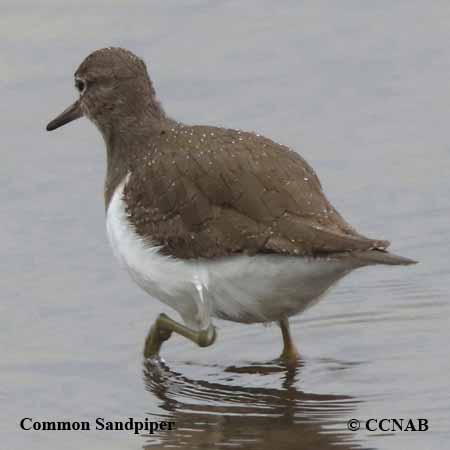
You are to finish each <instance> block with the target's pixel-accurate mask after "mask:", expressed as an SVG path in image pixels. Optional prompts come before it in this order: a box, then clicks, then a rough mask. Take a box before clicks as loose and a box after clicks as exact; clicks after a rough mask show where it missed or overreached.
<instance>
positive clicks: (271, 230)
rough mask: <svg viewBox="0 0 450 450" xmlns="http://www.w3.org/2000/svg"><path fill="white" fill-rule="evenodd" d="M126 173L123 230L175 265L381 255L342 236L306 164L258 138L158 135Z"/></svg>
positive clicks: (204, 132)
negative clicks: (201, 260)
mask: <svg viewBox="0 0 450 450" xmlns="http://www.w3.org/2000/svg"><path fill="white" fill-rule="evenodd" d="M175 149H176V150H175ZM133 173H134V174H136V175H137V174H138V175H139V176H133V175H132V176H131V177H130V180H129V182H128V184H127V186H126V189H125V197H126V201H127V204H128V213H129V217H130V220H131V221H132V223H133V225H134V226H135V227H136V230H137V232H138V233H139V234H140V235H142V236H145V238H146V239H148V240H149V241H151V242H153V243H155V244H160V245H162V251H164V252H165V253H167V254H170V255H173V256H176V257H179V258H196V257H208V258H213V257H221V256H226V255H231V254H238V253H247V254H255V253H283V254H289V255H311V256H312V255H317V254H327V253H336V252H347V251H353V250H367V249H371V248H380V249H382V248H385V247H387V246H388V242H386V241H375V240H371V239H368V238H366V237H364V236H362V235H360V234H358V233H357V232H356V231H355V230H354V229H353V228H351V227H350V225H348V224H347V223H346V222H345V220H344V219H343V218H342V217H341V215H340V214H339V213H338V212H337V211H336V210H335V209H334V208H333V206H332V205H331V204H330V202H329V201H328V200H327V198H326V197H325V195H324V193H323V191H322V187H321V185H320V182H319V179H318V178H317V176H316V174H315V173H314V171H313V169H312V168H311V167H310V166H309V165H308V164H307V162H306V161H305V160H304V159H303V158H301V157H300V156H299V155H298V154H297V153H295V152H293V151H291V150H290V149H288V148H287V147H284V146H281V145H279V144H276V143H275V142H273V141H271V140H269V139H267V138H264V137H262V136H258V135H255V134H251V133H245V132H240V131H236V130H225V129H222V128H214V127H201V126H197V127H185V126H178V127H174V128H172V129H167V130H166V131H165V133H164V134H162V135H161V136H160V138H159V141H158V142H156V143H153V144H152V146H151V148H150V149H149V152H148V154H146V155H144V156H143V157H142V159H140V160H139V162H138V164H136V167H135V168H134V169H133ZM130 194H133V195H130ZM132 199H134V200H132Z"/></svg>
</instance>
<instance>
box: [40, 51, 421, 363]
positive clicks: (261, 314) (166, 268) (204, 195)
mask: <svg viewBox="0 0 450 450" xmlns="http://www.w3.org/2000/svg"><path fill="white" fill-rule="evenodd" d="M75 86H76V88H77V90H78V91H79V98H78V100H76V101H75V103H73V104H72V105H71V106H70V107H69V108H67V109H66V110H65V111H64V112H63V113H61V114H60V115H59V116H58V117H56V119H54V120H52V121H51V122H50V123H49V124H48V125H47V130H49V131H50V130H54V129H55V128H58V127H60V126H62V125H64V124H66V123H68V122H71V121H73V120H75V119H78V118H80V117H82V116H85V117H87V118H89V119H90V120H91V121H92V122H93V123H94V124H95V125H96V126H97V128H98V129H99V130H100V132H101V134H102V136H103V139H104V141H105V145H106V153H107V174H106V181H105V189H104V194H105V208H106V228H107V234H108V238H109V241H110V243H111V246H112V248H113V251H114V254H115V256H116V257H117V259H118V260H119V261H120V263H121V264H122V265H123V267H125V268H126V269H127V271H128V272H129V274H130V275H131V277H132V278H133V280H134V281H135V282H136V283H137V284H138V285H139V286H140V287H141V288H143V289H144V290H145V291H146V292H148V293H149V294H150V295H151V296H153V297H155V298H157V299H159V300H160V301H161V302H163V303H165V304H166V305H168V306H170V307H172V308H173V309H174V310H175V311H177V312H178V313H179V315H180V317H181V319H182V322H183V323H181V322H178V321H175V320H173V319H172V318H170V317H169V316H167V315H166V314H160V315H159V316H158V318H157V320H156V321H155V323H154V324H153V326H152V327H151V328H150V331H149V333H148V337H147V340H146V343H145V347H144V355H145V357H148V358H151V357H157V356H159V352H160V349H161V345H162V343H163V342H164V341H165V340H167V339H168V338H169V337H170V335H171V334H172V332H176V333H179V334H180V335H183V336H184V337H186V338H188V339H190V340H191V341H193V342H195V343H196V344H198V345H199V346H201V347H206V346H209V345H211V344H213V342H214V341H215V339H216V336H217V333H216V328H215V327H214V325H213V319H214V318H220V319H225V320H230V321H233V322H240V323H244V324H250V323H267V322H277V323H278V324H279V325H280V328H281V332H282V337H283V350H282V353H281V358H282V359H283V360H285V361H287V362H289V363H292V362H295V361H296V360H297V359H298V351H297V349H296V346H295V344H294V342H293V341H292V338H291V334H290V331H289V322H288V320H289V317H292V316H294V315H296V314H299V313H301V312H302V311H304V310H305V309H306V308H307V307H308V306H310V305H312V304H313V303H314V302H316V301H317V300H318V299H319V298H320V297H321V296H322V295H323V294H324V293H325V292H326V291H327V290H328V289H329V288H330V287H331V286H332V285H334V284H335V283H336V282H337V281H338V280H339V279H341V278H342V277H344V276H345V275H347V274H348V273H350V272H351V271H353V270H354V269H357V268H360V267H363V266H369V265H374V264H387V265H407V264H413V263H414V262H415V261H413V260H411V259H408V258H404V257H401V256H397V255H394V254H392V253H389V252H388V251H387V250H386V249H387V247H388V245H389V242H388V241H385V240H378V239H370V238H367V237H365V236H364V235H362V234H359V233H358V232H357V231H356V230H355V229H354V228H352V227H351V226H350V225H349V224H348V223H347V222H346V221H345V220H344V219H343V217H342V216H341V215H340V214H339V212H338V211H337V210H336V209H335V208H334V207H333V205H332V204H331V203H330V202H329V201H328V199H327V198H326V196H325V194H324V192H323V190H322V186H321V184H320V181H319V179H318V177H317V175H316V173H315V172H314V170H313V169H312V168H311V166H310V165H309V164H308V163H307V162H306V161H305V160H304V159H303V158H302V157H301V156H300V155H299V154H298V153H296V152H295V151H293V150H292V149H290V148H288V147H286V146H284V145H280V144H277V143H276V142H274V141H272V140H270V139H268V138H266V137H264V136H260V135H258V134H255V133H249V132H245V131H240V130H234V129H226V128H218V127H213V126H203V125H185V124H183V123H180V122H177V121H175V120H173V119H171V118H170V117H169V116H167V115H166V113H165V112H164V110H163V108H162V106H161V104H160V102H159V101H158V100H157V98H156V94H155V89H154V87H153V84H152V82H151V80H150V77H149V75H148V73H147V68H146V65H145V63H144V62H143V61H142V60H141V59H140V58H138V57H137V56H136V55H134V54H133V53H131V52H130V51H128V50H125V49H122V48H104V49H101V50H97V51H95V52H93V53H91V54H90V55H89V56H88V57H87V58H86V59H85V60H84V61H83V62H82V63H81V65H80V66H79V68H78V69H77V71H76V72H75Z"/></svg>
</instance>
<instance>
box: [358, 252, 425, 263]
mask: <svg viewBox="0 0 450 450" xmlns="http://www.w3.org/2000/svg"><path fill="white" fill-rule="evenodd" d="M352 256H353V257H355V258H356V259H357V260H358V261H360V262H361V263H363V264H364V265H365V264H386V265H389V266H408V265H410V264H417V263H418V261H415V260H413V259H409V258H405V257H404V256H399V255H395V254H394V253H390V252H388V251H386V250H364V251H355V252H352Z"/></svg>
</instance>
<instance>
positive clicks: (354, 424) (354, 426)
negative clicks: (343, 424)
mask: <svg viewBox="0 0 450 450" xmlns="http://www.w3.org/2000/svg"><path fill="white" fill-rule="evenodd" d="M360 426H361V424H360V422H359V420H358V419H350V420H349V421H348V422H347V428H348V429H349V430H350V431H357V430H359V427H360Z"/></svg>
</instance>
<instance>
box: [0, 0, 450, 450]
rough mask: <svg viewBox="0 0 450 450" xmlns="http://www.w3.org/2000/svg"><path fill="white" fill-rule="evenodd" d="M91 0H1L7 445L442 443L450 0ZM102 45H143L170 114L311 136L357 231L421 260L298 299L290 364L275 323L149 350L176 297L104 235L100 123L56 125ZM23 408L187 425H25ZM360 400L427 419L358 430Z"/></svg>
mask: <svg viewBox="0 0 450 450" xmlns="http://www.w3.org/2000/svg"><path fill="white" fill-rule="evenodd" d="M95 3H96V2H87V1H83V2H78V3H77V4H73V6H66V5H64V6H61V4H60V3H59V2H56V1H51V0H46V1H43V2H39V4H37V3H35V2H25V1H24V2H20V4H17V3H13V2H9V3H8V2H6V3H4V4H3V5H2V14H1V16H0V37H1V42H2V44H1V45H2V51H1V56H0V69H1V70H0V80H1V85H2V104H3V113H2V125H3V126H2V149H3V151H2V163H1V165H0V176H1V180H2V190H1V195H2V199H1V202H0V205H1V206H0V208H1V217H2V221H1V234H2V237H3V239H2V241H3V258H2V263H1V267H0V270H1V279H0V283H1V286H0V289H1V292H2V301H1V303H0V343H1V344H0V352H1V353H0V354H1V359H0V402H1V403H0V404H1V407H0V424H1V426H0V433H1V434H0V442H1V445H0V446H1V448H5V449H22V448H33V449H49V448H51V449H53V448H64V449H69V450H70V449H79V448H89V449H105V448H108V449H111V450H114V449H125V448H126V449H140V448H145V449H147V448H186V449H199V448H205V449H209V448H212V447H213V445H214V443H216V448H243V449H272V448H280V449H300V448H305V449H312V448H314V449H328V448H334V447H335V444H340V445H341V447H342V448H376V449H406V448H408V449H424V448H426V449H438V448H439V449H441V448H446V445H448V444H447V443H448V440H449V438H450V433H449V422H450V399H449V394H448V379H449V375H450V363H449V358H448V348H447V343H448V342H449V339H450V328H449V326H448V324H449V320H450V307H449V302H448V295H447V292H448V290H449V287H450V277H449V265H448V247H449V242H450V227H449V200H450V189H449V187H450V186H449V179H450V163H449V158H450V146H449V143H448V142H449V126H448V122H449V117H450V88H449V82H448V79H449V73H450V52H449V50H448V42H449V40H450V5H449V4H448V3H447V2H443V1H435V2H431V3H427V2H420V1H409V2H388V1H379V2H372V3H368V2H356V1H350V0H348V1H344V2H339V4H338V3H337V2H336V4H334V3H331V2H321V1H319V2H293V1H285V2H277V3H276V4H275V2H256V1H249V2H245V9H244V8H243V6H242V5H243V4H242V3H238V2H206V1H194V2H190V3H189V4H187V3H186V4H184V6H180V2H174V1H167V2H154V1H153V2H133V3H132V6H130V4H128V6H127V7H122V6H120V4H119V3H118V2H117V3H114V2H108V3H107V2H97V3H96V4H95ZM105 45H121V46H125V47H128V48H130V49H131V50H133V51H134V52H136V53H137V54H138V55H140V56H142V57H143V58H144V59H145V60H146V61H147V62H148V65H149V70H150V73H151V75H152V78H153V79H154V81H155V85H156V89H157V92H158V93H159V96H160V98H161V99H162V101H163V104H164V106H165V108H166V111H167V112H168V113H169V114H171V115H173V116H174V117H176V118H177V119H180V120H184V121H186V122H191V123H208V124H218V125H226V126H235V127H239V128H243V129H249V130H257V131H258V132H261V133H263V134H265V135H268V136H271V137H273V138H274V139H276V140H278V141H280V142H283V143H286V144H289V145H291V146H292V147H294V148H296V149H298V151H300V152H301V153H302V155H303V156H304V157H305V158H306V159H307V160H308V161H309V162H310V163H311V164H312V165H313V167H314V168H315V169H316V170H317V172H318V174H319V176H320V178H321V180H322V183H323V185H324V187H325V190H326V192H327V194H328V196H329V197H330V199H331V200H332V201H333V203H334V204H335V205H336V207H337V208H338V209H339V210H340V211H341V212H342V213H343V215H344V216H345V217H346V218H347V219H348V220H349V221H350V222H351V223H352V224H353V225H354V226H355V227H356V228H358V229H359V230H360V231H361V232H363V233H366V234H368V235H370V236H374V237H380V238H388V239H390V240H391V241H392V243H393V244H392V249H393V250H394V251H395V252H397V253H400V254H404V255H405V256H410V257H413V258H415V259H418V260H420V264H419V265H417V266H414V267H408V268H391V267H388V268H369V269H363V270H360V271H357V272H354V273H353V274H351V275H350V276H348V277H347V278H345V279H344V280H343V281H341V282H340V284H339V285H338V286H337V287H336V288H334V289H333V290H332V292H330V293H329V295H327V297H326V298H325V299H324V300H323V301H322V302H321V303H319V304H318V305H316V306H314V307H313V308H312V309H310V310H309V311H307V312H306V313H305V314H304V315H302V316H299V317H296V318H295V319H294V320H293V321H292V328H293V333H294V335H295V340H296V342H297V343H298V344H299V347H300V349H301V353H302V359H301V363H300V365H299V367H298V368H297V369H296V370H287V369H286V368H285V367H283V366H281V365H279V364H278V363H277V362H276V361H275V358H276V356H277V355H278V353H279V351H280V346H281V338H280V335H279V330H278V328H277V327H276V326H270V327H263V326H260V325H254V326H243V325H238V324H232V323H226V322H219V323H218V327H219V339H218V341H217V343H216V344H215V345H214V346H213V347H212V348H207V349H199V348H196V347H195V346H194V345H193V344H191V343H189V342H186V341H185V340H183V339H182V338H179V337H175V338H173V339H171V340H170V341H169V342H168V343H167V344H166V345H165V346H164V348H163V356H164V359H165V361H166V363H165V364H164V365H162V366H161V367H155V366H151V365H143V363H142V357H141V351H142V345H143V341H144V338H145V335H146V333H147V330H148V327H149V326H150V324H151V323H152V321H153V320H154V319H155V317H156V316H157V314H158V313H159V312H161V311H163V310H164V308H163V307H162V306H161V305H160V303H159V302H157V301H156V300H154V299H151V298H149V297H148V296H146V295H145V293H143V292H141V291H140V290H139V289H138V288H137V287H135V286H134V285H133V283H132V282H131V281H130V280H129V279H128V277H127V275H126V274H125V273H123V272H121V270H120V269H119V268H118V267H117V265H116V263H115V261H114V260H113V258H112V255H111V251H110V250H109V248H108V245H107V242H106V238H105V231H104V211H103V204H102V201H103V199H102V183H103V176H104V166H105V155H104V150H103V143H102V141H101V138H100V136H99V135H98V132H97V131H96V130H95V129H94V127H93V126H92V125H91V124H89V123H87V121H86V120H80V121H78V122H77V123H74V124H71V125H70V126H67V127H64V128H63V129H61V130H58V131H57V132H54V133H52V134H48V133H46V132H45V131H44V127H45V124H46V123H47V121H48V120H49V119H51V118H53V117H54V115H55V114H56V113H59V112H60V111H61V110H62V109H63V108H64V107H65V106H67V105H68V104H69V102H70V101H71V100H72V98H73V97H74V96H75V93H74V89H73V87H72V84H73V82H72V74H73V72H74V70H75V69H76V67H77V66H78V64H79V62H80V61H81V60H82V59H83V57H84V56H86V55H87V54H88V53H89V52H91V51H92V50H94V49H96V48H99V47H102V46H105ZM166 312H168V313H169V314H170V311H167V310H166ZM23 417H33V418H35V419H37V420H64V419H65V420H92V421H93V420H95V418H96V417H106V418H110V419H127V418H128V417H134V418H136V419H138V420H139V419H141V420H142V419H143V418H145V417H149V418H151V419H152V420H158V418H161V417H163V418H167V419H168V420H171V421H175V422H176V429H175V430H174V431H170V432H169V431H167V432H160V433H157V434H155V435H153V436H145V435H139V436H136V435H134V434H132V433H130V432H125V431H116V432H101V431H90V432H76V431H73V432H31V431H28V432H25V431H22V430H21V429H20V428H19V425H18V423H19V421H20V419H21V418H23ZM351 418H357V419H361V420H365V419H368V418H379V419H381V418H427V419H428V421H429V427H430V431H428V432H422V433H419V432H417V433H411V432H395V433H382V432H368V431H363V430H360V431H357V432H350V431H348V430H347V427H346V423H347V421H348V420H349V419H351Z"/></svg>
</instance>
